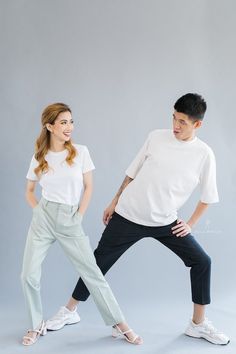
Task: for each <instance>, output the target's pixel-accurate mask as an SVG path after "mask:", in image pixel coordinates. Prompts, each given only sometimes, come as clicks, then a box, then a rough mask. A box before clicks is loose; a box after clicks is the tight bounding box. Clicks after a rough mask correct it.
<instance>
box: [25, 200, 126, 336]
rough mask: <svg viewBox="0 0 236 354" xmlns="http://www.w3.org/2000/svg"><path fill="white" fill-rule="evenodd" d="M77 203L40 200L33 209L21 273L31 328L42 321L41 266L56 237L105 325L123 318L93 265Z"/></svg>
mask: <svg viewBox="0 0 236 354" xmlns="http://www.w3.org/2000/svg"><path fill="white" fill-rule="evenodd" d="M77 209H78V206H70V205H65V204H60V203H55V202H49V201H47V200H46V199H43V198H42V199H41V200H40V202H39V204H38V205H37V206H36V207H35V208H34V209H33V218H32V222H31V225H30V228H29V232H28V236H27V241H26V246H25V252H24V259H23V269H22V274H21V280H22V286H23V291H24V295H25V299H26V304H27V307H28V310H29V315H30V319H31V324H32V329H35V328H37V327H38V325H39V324H40V323H41V321H42V320H43V314H42V303H41V296H40V278H41V265H42V262H43V260H44V258H45V257H46V255H47V252H48V249H49V247H50V246H51V244H52V243H53V242H55V241H56V240H57V241H58V242H59V243H60V245H61V246H62V248H63V250H64V251H65V253H66V254H67V256H68V257H69V259H70V260H71V262H72V263H73V265H74V267H75V269H76V271H78V272H79V273H80V276H81V277H82V279H83V281H84V283H85V284H86V286H87V288H88V290H89V292H90V293H91V295H92V297H93V299H94V302H95V304H96V305H97V307H98V310H99V311H100V313H101V315H102V317H103V320H104V322H105V323H106V325H114V324H116V323H120V322H124V321H125V318H124V316H123V314H122V312H121V310H120V308H119V305H118V303H117V301H116V299H115V297H114V295H113V293H112V291H111V289H110V287H109V285H108V284H107V282H106V280H105V278H104V276H103V274H102V272H101V270H100V269H99V268H98V266H97V264H96V260H95V258H94V255H93V252H92V249H91V246H90V243H89V238H88V237H87V236H86V235H85V234H84V231H83V228H82V226H81V215H80V214H78V212H77Z"/></svg>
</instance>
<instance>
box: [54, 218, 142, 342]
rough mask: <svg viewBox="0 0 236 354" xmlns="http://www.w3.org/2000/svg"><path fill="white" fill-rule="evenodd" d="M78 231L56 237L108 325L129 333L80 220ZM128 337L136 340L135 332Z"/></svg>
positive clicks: (77, 226) (138, 338) (138, 340)
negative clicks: (116, 326)
mask: <svg viewBox="0 0 236 354" xmlns="http://www.w3.org/2000/svg"><path fill="white" fill-rule="evenodd" d="M76 229H77V232H76V234H75V230H74V226H72V228H71V231H72V232H70V230H69V229H68V230H67V232H66V233H67V237H65V236H66V235H65V234H63V235H62V234H59V233H58V234H57V236H56V237H57V239H58V241H59V242H60V244H61V246H62V247H63V249H64V250H65V252H66V254H67V255H68V257H69V258H70V260H71V261H72V263H73V264H74V266H75V268H76V270H77V271H78V272H79V273H80V274H81V277H82V278H83V280H84V283H85V284H86V287H87V288H88V290H89V292H90V293H91V295H92V297H93V299H94V302H95V304H96V305H97V307H98V309H99V311H100V313H101V315H102V317H103V319H104V322H105V323H106V325H113V326H114V325H117V324H119V328H120V330H121V331H122V332H124V331H127V330H128V329H129V327H128V325H127V324H126V323H125V318H124V316H123V314H122V312H121V310H120V308H119V305H118V303H117V301H116V299H115V297H114V295H113V293H112V291H111V289H110V287H109V285H108V283H107V282H106V280H105V278H104V276H103V274H102V272H101V270H100V269H99V268H98V266H97V264H96V260H95V257H94V255H93V252H92V249H91V246H90V243H89V239H88V237H87V236H86V235H85V234H84V232H83V229H82V226H81V223H80V222H78V220H77V222H76ZM126 336H127V337H128V339H129V340H130V341H132V339H134V338H135V334H134V333H133V332H129V333H127V335H126ZM141 342H142V340H141V338H140V337H137V339H136V340H135V343H136V344H140V343H141Z"/></svg>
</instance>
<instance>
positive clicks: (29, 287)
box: [21, 206, 54, 336]
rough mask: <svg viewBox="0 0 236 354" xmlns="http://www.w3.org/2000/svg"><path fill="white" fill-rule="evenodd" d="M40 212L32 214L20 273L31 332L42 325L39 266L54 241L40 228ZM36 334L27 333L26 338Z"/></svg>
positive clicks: (38, 210) (36, 211)
mask: <svg viewBox="0 0 236 354" xmlns="http://www.w3.org/2000/svg"><path fill="white" fill-rule="evenodd" d="M41 213H42V211H41V210H40V206H38V207H37V210H35V211H34V212H33V219H32V222H31V225H30V228H29V232H28V236H27V240H26V245H25V251H24V258H23V267H22V273H21V281H22V287H23V292H24V296H25V300H26V306H27V309H28V313H29V317H30V323H31V328H32V330H38V329H39V328H40V326H41V324H42V321H43V316H42V303H41V296H40V278H41V265H42V262H43V260H44V258H45V256H46V254H47V251H48V248H49V247H50V245H51V244H52V242H53V241H54V239H53V237H51V236H48V235H45V231H43V230H44V229H43V228H42V217H41V215H40V214H41ZM31 334H32V336H35V335H36V333H35V332H34V333H29V334H28V336H30V335H31Z"/></svg>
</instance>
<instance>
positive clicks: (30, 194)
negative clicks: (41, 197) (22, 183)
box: [25, 180, 38, 208]
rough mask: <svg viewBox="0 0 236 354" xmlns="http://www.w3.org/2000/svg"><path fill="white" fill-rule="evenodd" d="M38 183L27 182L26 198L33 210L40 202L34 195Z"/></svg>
mask: <svg viewBox="0 0 236 354" xmlns="http://www.w3.org/2000/svg"><path fill="white" fill-rule="evenodd" d="M36 183H37V182H36V181H30V180H27V184H26V191H25V198H26V200H27V202H28V203H29V205H30V206H31V208H35V207H36V205H37V204H38V201H37V199H36V196H35V194H34V191H35V186H36Z"/></svg>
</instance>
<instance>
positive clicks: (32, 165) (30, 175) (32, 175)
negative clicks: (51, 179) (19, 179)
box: [26, 155, 38, 181]
mask: <svg viewBox="0 0 236 354" xmlns="http://www.w3.org/2000/svg"><path fill="white" fill-rule="evenodd" d="M37 166H38V161H37V160H36V158H35V157H34V155H33V157H32V159H31V162H30V166H29V169H28V172H27V175H26V178H27V179H29V180H31V181H38V177H37V175H36V174H35V173H34V169H35V168H36V167H37Z"/></svg>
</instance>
